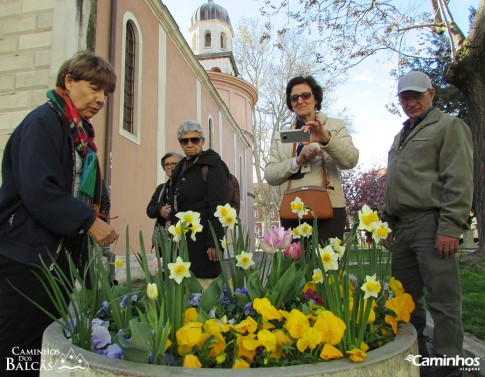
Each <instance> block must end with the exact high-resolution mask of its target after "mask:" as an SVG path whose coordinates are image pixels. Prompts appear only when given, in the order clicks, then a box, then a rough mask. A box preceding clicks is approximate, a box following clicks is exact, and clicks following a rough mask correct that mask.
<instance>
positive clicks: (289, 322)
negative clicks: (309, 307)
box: [283, 309, 310, 339]
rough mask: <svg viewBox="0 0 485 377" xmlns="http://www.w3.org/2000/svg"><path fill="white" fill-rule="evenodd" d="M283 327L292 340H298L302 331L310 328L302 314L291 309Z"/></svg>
mask: <svg viewBox="0 0 485 377" xmlns="http://www.w3.org/2000/svg"><path fill="white" fill-rule="evenodd" d="M283 327H284V328H285V329H286V330H288V333H289V334H290V335H291V337H292V338H294V339H300V338H301V336H302V335H303V333H304V331H305V330H306V329H308V328H309V327H310V322H309V321H308V318H307V317H306V316H305V315H304V314H303V313H302V312H300V311H299V310H297V309H292V310H291V312H290V314H289V315H288V318H287V319H286V322H285V324H284V326H283Z"/></svg>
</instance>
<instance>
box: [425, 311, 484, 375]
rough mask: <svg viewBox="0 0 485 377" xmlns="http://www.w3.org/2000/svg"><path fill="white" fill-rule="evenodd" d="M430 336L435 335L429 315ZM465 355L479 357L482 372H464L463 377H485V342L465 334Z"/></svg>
mask: <svg viewBox="0 0 485 377" xmlns="http://www.w3.org/2000/svg"><path fill="white" fill-rule="evenodd" d="M427 321H428V334H432V333H433V319H432V318H431V316H430V315H429V313H428V318H427ZM463 353H464V357H479V358H480V359H481V360H480V370H478V371H470V372H463V377H485V341H483V340H481V339H478V338H477V337H475V336H473V335H471V334H467V333H465V339H464V340H463Z"/></svg>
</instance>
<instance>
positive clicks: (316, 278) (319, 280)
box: [312, 268, 323, 284]
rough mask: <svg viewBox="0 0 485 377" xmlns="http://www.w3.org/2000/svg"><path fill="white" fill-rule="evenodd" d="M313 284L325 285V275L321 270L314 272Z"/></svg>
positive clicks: (316, 269)
mask: <svg viewBox="0 0 485 377" xmlns="http://www.w3.org/2000/svg"><path fill="white" fill-rule="evenodd" d="M312 282H313V283H314V284H318V283H323V273H322V270H320V269H319V268H315V269H314V270H313V275H312Z"/></svg>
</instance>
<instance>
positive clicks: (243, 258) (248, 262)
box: [236, 250, 255, 270]
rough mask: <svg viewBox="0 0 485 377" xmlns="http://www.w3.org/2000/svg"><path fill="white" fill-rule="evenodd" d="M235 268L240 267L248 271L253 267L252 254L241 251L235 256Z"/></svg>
mask: <svg viewBox="0 0 485 377" xmlns="http://www.w3.org/2000/svg"><path fill="white" fill-rule="evenodd" d="M236 260H237V263H236V266H237V267H241V268H242V269H243V270H248V269H249V268H250V267H251V266H253V265H254V264H255V263H254V260H253V253H246V252H245V251H244V250H243V251H241V254H239V255H236Z"/></svg>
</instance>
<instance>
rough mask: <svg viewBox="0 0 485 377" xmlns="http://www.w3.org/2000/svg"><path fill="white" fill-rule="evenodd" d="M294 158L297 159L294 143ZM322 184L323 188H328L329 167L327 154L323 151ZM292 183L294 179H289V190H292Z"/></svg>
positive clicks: (294, 144)
mask: <svg viewBox="0 0 485 377" xmlns="http://www.w3.org/2000/svg"><path fill="white" fill-rule="evenodd" d="M292 157H296V143H293V153H292ZM321 159H322V184H323V187H325V188H328V176H327V166H326V165H325V152H324V151H323V150H322V156H321ZM291 181H292V179H291V178H290V179H288V186H287V187H286V189H287V190H289V189H290V188H291Z"/></svg>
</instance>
